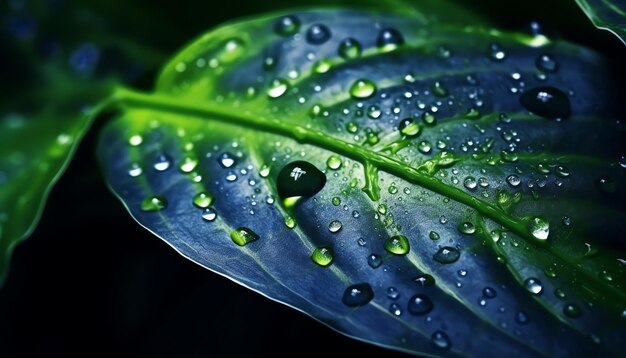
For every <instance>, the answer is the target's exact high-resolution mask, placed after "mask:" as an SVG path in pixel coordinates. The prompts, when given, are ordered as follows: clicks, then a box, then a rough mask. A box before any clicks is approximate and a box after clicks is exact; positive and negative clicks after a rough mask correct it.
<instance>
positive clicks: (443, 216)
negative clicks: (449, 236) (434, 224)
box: [439, 215, 448, 224]
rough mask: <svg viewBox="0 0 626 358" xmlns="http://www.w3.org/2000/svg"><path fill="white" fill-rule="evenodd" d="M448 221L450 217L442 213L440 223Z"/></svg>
mask: <svg viewBox="0 0 626 358" xmlns="http://www.w3.org/2000/svg"><path fill="white" fill-rule="evenodd" d="M447 222H448V219H447V218H446V216H445V215H441V216H440V217H439V223H440V224H445V223H447Z"/></svg>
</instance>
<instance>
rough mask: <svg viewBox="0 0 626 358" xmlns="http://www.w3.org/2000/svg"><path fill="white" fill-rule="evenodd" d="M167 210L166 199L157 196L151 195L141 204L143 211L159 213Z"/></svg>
mask: <svg viewBox="0 0 626 358" xmlns="http://www.w3.org/2000/svg"><path fill="white" fill-rule="evenodd" d="M165 208H167V199H165V198H164V197H162V196H159V195H152V196H149V197H147V198H145V199H144V200H143V201H142V202H141V210H143V211H159V210H163V209H165Z"/></svg>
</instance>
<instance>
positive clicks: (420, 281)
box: [413, 273, 435, 286]
mask: <svg viewBox="0 0 626 358" xmlns="http://www.w3.org/2000/svg"><path fill="white" fill-rule="evenodd" d="M413 281H414V282H415V283H416V284H417V285H418V286H432V285H434V284H435V278H434V277H433V276H432V275H429V274H427V273H425V274H421V275H419V276H417V277H416V278H415V279H414V280H413Z"/></svg>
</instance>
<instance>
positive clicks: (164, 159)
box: [154, 154, 172, 172]
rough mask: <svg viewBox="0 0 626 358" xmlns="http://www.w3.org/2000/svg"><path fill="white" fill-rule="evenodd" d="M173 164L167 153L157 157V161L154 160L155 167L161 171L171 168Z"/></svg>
mask: <svg viewBox="0 0 626 358" xmlns="http://www.w3.org/2000/svg"><path fill="white" fill-rule="evenodd" d="M171 165H172V159H171V158H170V157H169V156H168V155H167V154H161V155H159V156H158V157H157V159H156V161H155V162H154V169H156V170H157V171H159V172H162V171H165V170H167V169H169V167H170V166H171Z"/></svg>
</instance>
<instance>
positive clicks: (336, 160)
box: [326, 155, 341, 170]
mask: <svg viewBox="0 0 626 358" xmlns="http://www.w3.org/2000/svg"><path fill="white" fill-rule="evenodd" d="M326 166H327V167H328V169H332V170H337V169H339V168H341V158H340V157H339V156H337V155H331V156H330V157H328V159H327V160H326Z"/></svg>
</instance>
